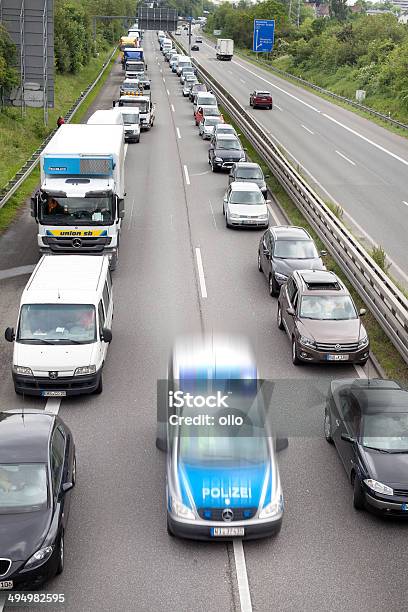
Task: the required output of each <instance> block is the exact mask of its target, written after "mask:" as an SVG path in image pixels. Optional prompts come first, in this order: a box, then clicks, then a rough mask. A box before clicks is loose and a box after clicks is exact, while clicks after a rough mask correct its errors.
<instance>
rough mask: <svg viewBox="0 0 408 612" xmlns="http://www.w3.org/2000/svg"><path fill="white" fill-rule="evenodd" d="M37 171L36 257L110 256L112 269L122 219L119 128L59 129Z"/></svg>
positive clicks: (122, 155) (33, 208) (122, 156)
mask: <svg viewBox="0 0 408 612" xmlns="http://www.w3.org/2000/svg"><path fill="white" fill-rule="evenodd" d="M40 166H41V187H40V189H39V190H38V191H37V192H36V193H35V194H34V196H33V197H32V198H31V215H32V216H33V217H34V218H35V220H36V222H37V223H38V246H39V249H40V252H41V253H50V254H62V253H63V254H68V253H76V254H98V255H103V254H108V255H109V257H110V264H111V269H112V270H114V269H115V268H116V264H117V260H118V250H119V238H120V230H121V222H122V219H123V217H124V215H125V145H124V127H123V125H122V126H121V125H103V126H101V125H83V124H78V125H73V124H65V125H62V126H61V127H60V128H59V130H58V131H57V133H56V134H55V135H54V136H53V137H52V139H51V140H50V142H49V143H48V144H47V146H46V147H45V149H44V150H43V152H42V153H41V157H40Z"/></svg>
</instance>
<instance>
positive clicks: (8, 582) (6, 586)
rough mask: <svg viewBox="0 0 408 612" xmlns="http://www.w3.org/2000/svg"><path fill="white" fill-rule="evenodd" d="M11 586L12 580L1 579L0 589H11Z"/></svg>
mask: <svg viewBox="0 0 408 612" xmlns="http://www.w3.org/2000/svg"><path fill="white" fill-rule="evenodd" d="M12 588H13V581H12V580H2V581H1V582H0V590H2V591H5V590H7V589H12Z"/></svg>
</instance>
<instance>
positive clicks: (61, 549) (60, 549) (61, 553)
mask: <svg viewBox="0 0 408 612" xmlns="http://www.w3.org/2000/svg"><path fill="white" fill-rule="evenodd" d="M64 555H65V552H64V532H63V531H61V537H60V541H59V546H58V565H57V575H59V574H62V572H63V571H64Z"/></svg>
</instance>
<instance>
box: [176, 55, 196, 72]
mask: <svg viewBox="0 0 408 612" xmlns="http://www.w3.org/2000/svg"><path fill="white" fill-rule="evenodd" d="M192 65H193V64H192V63H191V58H190V57H188V55H183V56H181V57H179V59H178V61H177V68H176V73H177V76H180V74H181V70H182V68H184V66H192Z"/></svg>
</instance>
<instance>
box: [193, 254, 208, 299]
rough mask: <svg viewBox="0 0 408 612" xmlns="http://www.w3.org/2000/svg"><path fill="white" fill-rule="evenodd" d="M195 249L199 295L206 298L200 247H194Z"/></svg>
mask: <svg viewBox="0 0 408 612" xmlns="http://www.w3.org/2000/svg"><path fill="white" fill-rule="evenodd" d="M195 251H196V260H197V270H198V278H199V279H200V288H201V297H202V298H206V297H207V287H206V285H205V276H204V268H203V260H202V259H201V249H200V247H196V250H195Z"/></svg>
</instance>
